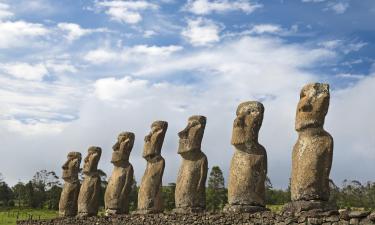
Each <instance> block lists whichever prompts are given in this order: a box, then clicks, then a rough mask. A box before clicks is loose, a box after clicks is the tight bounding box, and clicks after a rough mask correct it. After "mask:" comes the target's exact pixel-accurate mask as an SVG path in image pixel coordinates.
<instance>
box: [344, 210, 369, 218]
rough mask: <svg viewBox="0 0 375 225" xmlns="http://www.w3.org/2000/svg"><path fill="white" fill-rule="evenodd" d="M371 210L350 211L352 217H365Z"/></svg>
mask: <svg viewBox="0 0 375 225" xmlns="http://www.w3.org/2000/svg"><path fill="white" fill-rule="evenodd" d="M370 213H371V212H370V211H351V212H349V217H350V218H363V217H366V216H368V215H370Z"/></svg>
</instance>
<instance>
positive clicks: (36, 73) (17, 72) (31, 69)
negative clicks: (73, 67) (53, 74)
mask: <svg viewBox="0 0 375 225" xmlns="http://www.w3.org/2000/svg"><path fill="white" fill-rule="evenodd" d="M0 70H2V71H3V72H5V73H7V74H9V75H11V76H13V77H16V78H21V79H25V80H35V81H41V80H42V79H43V77H44V76H46V75H47V74H48V70H47V68H46V66H45V65H44V64H41V63H39V64H29V63H6V64H0Z"/></svg>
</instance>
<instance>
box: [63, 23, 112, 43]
mask: <svg viewBox="0 0 375 225" xmlns="http://www.w3.org/2000/svg"><path fill="white" fill-rule="evenodd" d="M57 27H58V28H59V29H60V30H62V31H63V32H65V38H66V39H67V40H68V41H70V42H71V41H74V40H77V39H79V38H80V37H82V36H84V35H88V34H92V33H94V32H106V31H107V29H103V28H98V29H84V28H82V27H81V26H80V25H79V24H75V23H59V24H57Z"/></svg>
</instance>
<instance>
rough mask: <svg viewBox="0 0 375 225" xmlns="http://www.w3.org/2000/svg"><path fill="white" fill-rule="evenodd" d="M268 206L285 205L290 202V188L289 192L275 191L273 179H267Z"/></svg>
mask: <svg viewBox="0 0 375 225" xmlns="http://www.w3.org/2000/svg"><path fill="white" fill-rule="evenodd" d="M265 185H266V204H267V205H283V204H285V203H287V202H289V201H290V186H289V187H288V189H287V190H282V189H274V188H273V185H272V182H271V179H270V178H269V177H268V176H267V177H266V184H265Z"/></svg>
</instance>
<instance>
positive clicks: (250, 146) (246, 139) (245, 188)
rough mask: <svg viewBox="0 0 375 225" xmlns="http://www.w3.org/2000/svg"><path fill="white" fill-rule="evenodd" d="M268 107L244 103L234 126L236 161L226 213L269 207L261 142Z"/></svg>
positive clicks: (238, 110)
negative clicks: (264, 116) (259, 139)
mask: <svg viewBox="0 0 375 225" xmlns="http://www.w3.org/2000/svg"><path fill="white" fill-rule="evenodd" d="M263 113H264V107H263V105H262V104H261V103H260V102H255V101H249V102H243V103H241V104H240V105H239V106H238V108H237V111H236V115H237V117H236V119H235V120H234V123H233V132H232V141H231V143H232V145H233V146H234V147H235V153H234V155H233V158H232V162H231V166H230V174H229V182H228V205H227V206H226V207H225V208H224V211H225V212H257V211H262V210H266V208H265V180H266V176H267V153H266V150H265V148H264V147H263V146H262V145H261V144H259V142H258V133H259V129H260V127H261V126H262V121H263Z"/></svg>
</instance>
